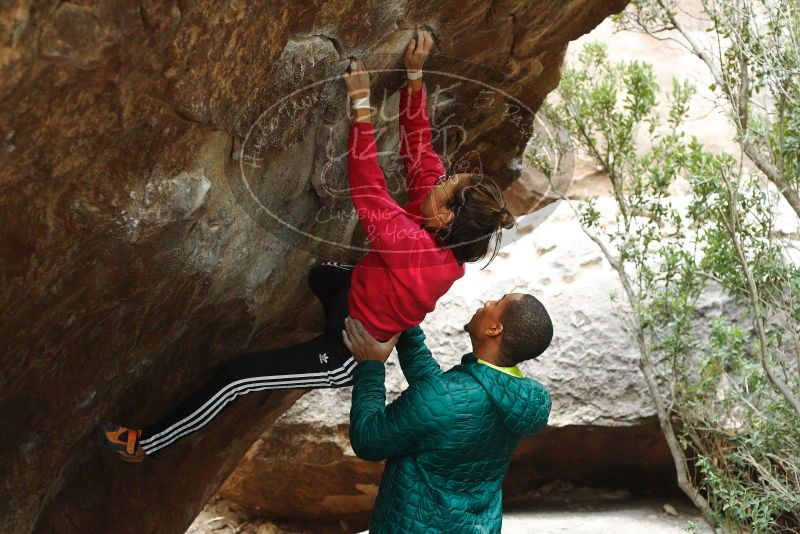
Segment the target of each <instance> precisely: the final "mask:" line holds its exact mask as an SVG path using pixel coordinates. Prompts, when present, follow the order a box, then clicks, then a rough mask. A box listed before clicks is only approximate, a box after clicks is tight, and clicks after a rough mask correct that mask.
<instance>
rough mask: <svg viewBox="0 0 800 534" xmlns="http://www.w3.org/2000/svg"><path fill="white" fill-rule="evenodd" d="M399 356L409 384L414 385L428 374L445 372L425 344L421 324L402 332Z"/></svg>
mask: <svg viewBox="0 0 800 534" xmlns="http://www.w3.org/2000/svg"><path fill="white" fill-rule="evenodd" d="M397 356H398V357H399V359H400V368H401V369H402V370H403V374H404V375H405V377H406V382H408V385H413V384H414V383H416V382H417V381H418V380H421V379H422V378H424V377H426V376H438V375H441V374H443V373H444V371H442V368H441V367H440V366H439V364H438V363H436V360H434V359H433V355H432V354H431V351H430V350H428V347H427V346H426V345H425V333H424V332H423V331H422V328H420V326H419V325H417V326H412V327H411V328H409V329H408V330H406V331H405V332H403V333H402V334H400V339H398V340H397Z"/></svg>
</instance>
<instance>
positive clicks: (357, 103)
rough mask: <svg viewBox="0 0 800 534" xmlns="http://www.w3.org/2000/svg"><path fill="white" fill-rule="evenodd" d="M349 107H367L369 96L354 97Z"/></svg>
mask: <svg viewBox="0 0 800 534" xmlns="http://www.w3.org/2000/svg"><path fill="white" fill-rule="evenodd" d="M350 107H351V108H353V109H369V107H370V105H369V97H368V96H365V97H364V98H356V99H355V100H353V101H352V102H351V103H350Z"/></svg>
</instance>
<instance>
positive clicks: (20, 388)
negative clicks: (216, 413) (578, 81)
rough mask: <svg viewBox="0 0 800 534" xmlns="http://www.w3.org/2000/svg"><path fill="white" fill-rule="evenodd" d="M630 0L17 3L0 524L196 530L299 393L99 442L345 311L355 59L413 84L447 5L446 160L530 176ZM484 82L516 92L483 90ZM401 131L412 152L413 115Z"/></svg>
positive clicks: (11, 54) (11, 42)
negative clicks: (604, 25)
mask: <svg viewBox="0 0 800 534" xmlns="http://www.w3.org/2000/svg"><path fill="white" fill-rule="evenodd" d="M624 4H625V1H624V0H614V1H611V2H609V1H605V0H580V1H575V2H562V1H559V0H536V1H532V2H531V1H523V0H516V1H514V0H512V1H494V2H470V1H469V0H468V1H467V2H464V1H463V0H459V1H458V2H453V1H443V2H434V3H431V2H422V1H417V2H401V1H399V0H378V1H375V2H367V3H364V2H349V1H336V0H331V1H328V2H322V3H320V2H310V1H298V2H217V1H213V0H192V1H188V2H187V1H183V2H176V1H162V2H154V1H150V0H144V1H142V2H128V1H121V0H87V1H82V2H55V1H44V0H42V1H33V2H31V1H25V0H11V1H9V2H3V3H2V5H0V28H2V29H3V32H2V35H3V37H2V42H1V43H0V128H1V129H2V131H0V168H2V173H1V174H0V191H2V200H0V288H2V289H0V307H2V309H3V310H4V312H3V316H2V320H1V321H0V340H2V350H1V351H0V353H2V356H3V374H2V378H0V380H1V382H0V391H2V398H1V399H0V435H2V436H3V437H2V446H0V466H1V467H0V471H1V472H2V483H0V518H2V519H1V520H0V529H2V531H3V532H14V533H24V532H31V531H36V532H81V533H84V532H138V533H142V532H159V533H165V532H178V531H181V530H183V529H185V528H186V526H187V525H188V524H189V523H190V522H191V520H192V518H193V517H195V516H196V515H197V512H198V510H199V509H200V507H201V506H202V504H203V503H204V502H205V501H206V500H207V499H208V498H209V497H210V496H211V495H212V494H213V493H214V492H215V490H216V488H217V487H218V485H219V484H220V483H221V482H222V481H223V480H224V478H225V477H226V476H227V475H228V474H229V473H230V471H231V470H232V469H233V468H234V466H235V465H236V462H237V461H238V460H239V458H240V457H241V456H242V455H243V454H244V453H245V452H246V450H247V449H248V447H249V446H250V445H251V444H252V443H253V441H254V440H255V439H256V438H257V437H258V436H259V435H261V434H262V433H263V431H264V430H265V429H266V428H267V427H268V426H269V425H270V424H271V422H272V420H273V419H274V418H275V417H277V416H278V415H280V414H281V413H282V412H283V411H284V410H285V409H286V408H287V407H288V406H289V405H291V403H292V402H293V401H294V400H295V399H296V398H297V397H298V396H299V394H300V393H299V392H280V393H264V394H260V395H252V396H250V398H247V399H244V400H241V401H239V402H237V403H236V406H234V407H232V408H231V409H229V410H226V413H225V414H223V415H221V416H220V417H219V418H218V420H217V421H215V423H214V424H213V425H211V426H210V427H209V428H207V429H206V430H204V431H203V432H201V433H199V434H197V435H194V436H193V437H191V438H189V439H186V440H183V441H182V442H181V443H179V444H177V445H176V446H174V447H172V448H171V449H170V450H169V451H167V452H166V453H165V454H164V455H163V457H162V458H161V459H160V460H159V461H157V462H150V463H149V464H148V465H141V466H136V467H131V466H129V465H121V464H119V463H117V462H116V460H115V459H113V458H109V457H107V456H104V455H101V452H100V450H99V449H98V446H97V445H96V444H95V442H94V440H93V438H92V432H93V429H94V428H95V426H96V425H97V424H98V422H99V421H100V420H101V419H103V418H105V417H112V418H114V419H117V420H121V421H126V422H130V423H133V424H136V423H146V422H149V421H151V420H153V419H155V418H156V417H158V416H159V415H161V414H163V413H164V411H165V410H167V409H169V407H171V406H173V405H175V404H176V403H177V402H178V401H179V400H180V399H182V398H183V397H184V396H185V395H186V394H187V393H188V392H189V391H190V390H191V389H192V388H194V387H196V386H197V384H199V383H200V382H201V381H202V380H203V379H204V378H205V377H207V376H208V375H209V373H210V372H211V371H212V370H213V369H214V368H215V367H216V366H218V365H219V364H220V363H222V362H223V361H225V360H226V359H228V358H230V357H231V356H233V355H235V354H237V353H241V352H244V351H248V350H252V349H257V348H267V347H269V346H275V345H278V344H284V343H291V342H294V341H297V340H299V339H301V338H303V337H307V336H310V335H312V334H313V333H314V332H315V331H316V330H317V329H318V328H319V327H320V311H319V309H318V308H316V305H312V304H310V303H311V302H312V300H311V297H310V294H309V292H308V290H307V287H306V283H305V276H306V273H307V271H308V268H309V266H310V265H312V264H313V263H314V262H316V261H318V260H319V258H320V257H324V258H327V259H347V260H354V259H356V258H357V256H358V255H359V251H358V250H357V249H352V248H348V247H346V245H347V244H348V243H349V242H350V239H351V234H352V232H353V229H354V227H355V219H354V217H353V215H352V209H351V208H349V204H348V201H347V198H346V197H347V195H346V175H345V169H344V166H343V165H342V158H341V155H342V154H343V150H344V147H345V141H346V139H345V136H346V132H347V127H346V126H347V117H346V104H345V96H344V88H343V85H342V83H341V81H340V80H338V81H337V80H336V79H335V78H336V76H337V75H338V74H339V73H341V72H342V70H343V67H344V65H345V63H346V61H347V58H348V57H349V56H356V57H361V58H364V59H365V60H367V62H368V66H369V67H371V68H384V69H389V70H388V71H386V72H381V73H378V74H376V75H375V76H374V78H373V87H374V89H375V91H374V97H373V103H374V104H376V105H380V104H381V103H382V102H388V103H391V102H392V99H393V98H394V102H396V95H397V89H398V88H399V87H400V85H401V83H402V74H401V73H399V72H397V71H391V69H394V68H396V67H398V66H399V65H400V56H399V53H400V51H401V50H402V49H403V47H404V45H405V42H406V40H407V39H408V37H409V36H410V34H411V33H412V29H413V27H414V26H415V24H417V23H426V24H428V25H429V26H430V27H431V28H432V29H433V31H434V33H435V35H436V37H437V40H438V45H439V47H438V48H437V50H436V51H437V52H438V53H439V54H440V55H438V56H436V57H432V58H431V67H432V70H437V71H439V72H440V74H439V75H435V76H429V77H428V78H427V79H428V87H429V92H430V93H431V94H433V93H434V92H435V91H433V89H434V87H433V85H434V84H438V85H439V86H441V87H445V90H443V91H442V93H443V96H444V98H443V99H441V100H440V101H439V107H438V108H437V109H441V111H442V112H443V114H445V115H446V116H447V117H448V118H449V120H450V121H451V122H453V124H455V125H457V126H459V127H460V129H459V130H458V131H459V132H460V133H459V136H458V137H459V143H458V144H457V149H456V150H453V151H452V152H450V153H447V162H448V163H450V162H452V161H456V160H457V158H459V157H460V156H461V155H463V154H466V153H468V152H469V151H470V150H474V151H477V152H478V153H479V154H480V157H481V161H482V162H483V164H484V169H483V170H485V171H487V172H490V173H491V174H492V175H493V176H494V177H495V178H496V179H497V181H498V182H500V183H501V184H502V185H507V184H509V183H511V182H512V181H513V180H514V179H515V178H516V176H517V175H518V170H517V169H518V167H519V166H518V165H513V164H512V162H513V161H515V160H518V158H519V157H520V154H521V152H522V148H523V147H524V145H525V142H526V140H527V136H528V135H529V133H530V130H529V129H528V128H527V127H526V125H527V124H529V123H531V122H532V120H531V117H530V114H531V113H532V112H534V111H535V110H536V109H537V108H538V106H539V104H540V103H541V102H542V100H543V99H544V97H545V96H546V94H547V93H548V92H549V91H550V90H552V89H553V87H554V86H555V85H556V83H557V82H558V78H559V68H560V65H561V62H562V59H563V55H564V50H565V47H566V44H567V43H568V42H569V41H570V40H572V39H575V38H577V37H578V36H580V35H581V34H583V33H586V32H587V31H589V30H590V29H591V28H593V27H594V26H596V25H597V24H598V23H599V22H600V21H601V20H602V19H603V18H605V17H606V16H608V15H609V14H610V13H612V12H615V11H619V10H620V9H621V8H622V7H623V5H624ZM442 73H451V74H457V75H460V76H461V77H462V78H463V80H462V83H452V78H448V77H447V76H446V75H445V74H442ZM482 78H490V79H487V80H483V79H482ZM475 79H480V80H481V81H486V82H488V83H491V84H492V87H494V88H496V91H495V93H496V94H498V95H502V96H501V97H500V98H495V99H492V100H491V102H490V105H489V106H488V107H486V108H485V109H476V106H474V102H475V101H476V98H477V96H478V94H479V93H480V90H481V89H482V88H484V87H482V86H481V85H480V84H477V83H463V82H464V80H475ZM300 88H305V89H306V91H305V93H304V94H302V95H299V96H297V98H292V99H289V100H286V99H285V98H284V97H286V96H287V95H290V94H291V93H292V92H293V91H295V90H297V89H300ZM504 104H512V105H513V107H515V108H516V109H517V111H519V110H520V109H521V110H522V111H523V112H524V113H522V114H521V115H520V114H519V113H517V114H515V115H514V116H513V117H509V116H508V115H506V114H504V113H503V111H504V110H507V108H508V106H506V105H504ZM276 106H277V107H276ZM384 119H385V120H384ZM508 119H515V120H508ZM381 123H385V124H383V125H385V126H389V127H390V130H389V131H391V127H392V121H391V117H389V118H382V119H381ZM520 124H521V127H520ZM394 128H395V130H396V126H395V127H394ZM445 143H446V139H444V137H443V136H437V139H436V145H437V148H438V149H439V150H440V151H443V152H444V151H445V149H446V148H447V147H445ZM380 144H381V148H382V149H385V150H386V151H387V153H391V152H392V151H395V150H396V145H397V137H396V134H395V135H394V137H393V136H392V135H391V134H389V135H386V136H383V137H382V138H381V141H380ZM391 159H392V158H384V160H385V163H387V164H388V163H391V161H389V160H391ZM394 163H396V158H395V159H394ZM387 168H388V167H387ZM397 178H398V176H397V175H396V173H395V174H393V175H392V176H390V181H391V182H392V183H395V182H396V180H397ZM331 191H344V192H345V194H343V195H338V196H337V195H332V194H331ZM333 208H336V209H333ZM323 212H324V214H325V216H323V217H320V214H321V213H323ZM332 213H337V214H339V216H331V214H332Z"/></svg>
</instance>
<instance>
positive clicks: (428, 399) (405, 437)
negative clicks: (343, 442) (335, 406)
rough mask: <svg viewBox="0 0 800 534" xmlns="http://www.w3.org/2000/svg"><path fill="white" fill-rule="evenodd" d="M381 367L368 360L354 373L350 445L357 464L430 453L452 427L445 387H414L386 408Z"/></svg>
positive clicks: (437, 384)
mask: <svg viewBox="0 0 800 534" xmlns="http://www.w3.org/2000/svg"><path fill="white" fill-rule="evenodd" d="M385 376H386V370H385V368H384V365H383V362H380V361H376V360H367V361H363V362H361V363H359V364H358V365H357V366H356V368H355V371H354V372H353V401H352V406H351V408H350V443H351V445H352V447H353V451H354V452H355V453H356V455H357V456H358V457H359V458H363V459H365V460H371V461H380V460H384V459H387V458H395V457H398V456H407V455H410V454H416V453H419V452H422V451H425V450H428V449H431V448H433V447H434V444H435V442H436V438H437V437H438V436H439V435H441V433H442V432H443V431H445V430H447V429H448V428H449V427H450V426H451V425H452V424H453V421H454V419H453V417H454V416H453V408H452V406H451V404H452V403H451V401H450V397H449V396H448V395H447V392H446V391H445V389H444V385H443V384H442V383H441V382H439V381H435V380H423V381H418V382H417V383H416V384H414V385H413V386H411V387H409V388H408V389H406V390H405V391H403V393H402V394H401V395H400V396H399V397H398V398H397V399H395V400H394V401H393V402H392V403H391V404H389V405H388V406H385V405H384V404H385V402H386V389H385V386H384V379H385Z"/></svg>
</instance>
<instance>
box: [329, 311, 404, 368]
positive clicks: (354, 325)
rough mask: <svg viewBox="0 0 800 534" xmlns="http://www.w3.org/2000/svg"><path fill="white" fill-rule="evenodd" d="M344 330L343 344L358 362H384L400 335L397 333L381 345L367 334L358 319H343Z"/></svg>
mask: <svg viewBox="0 0 800 534" xmlns="http://www.w3.org/2000/svg"><path fill="white" fill-rule="evenodd" d="M344 328H345V329H344V330H343V331H342V337H343V338H344V344H345V346H347V348H348V349H349V350H350V352H351V353H352V354H353V357H354V358H355V359H356V360H358V361H359V362H363V361H367V360H374V361H378V362H385V361H386V359H387V358H389V354H391V353H392V349H393V348H394V346H395V345H396V344H397V340H398V339H399V338H400V333H397V334H395V335H394V336H393V337H392V338H391V339H389V340H388V341H384V342H382V343H381V342H380V341H378V340H377V339H375V338H374V337H372V335H371V334H370V333H369V332H367V329H366V328H364V325H362V324H361V322H360V321H359V320H358V319H353V318H352V317H346V318H345V320H344Z"/></svg>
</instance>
